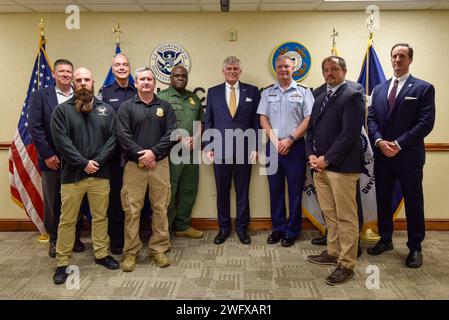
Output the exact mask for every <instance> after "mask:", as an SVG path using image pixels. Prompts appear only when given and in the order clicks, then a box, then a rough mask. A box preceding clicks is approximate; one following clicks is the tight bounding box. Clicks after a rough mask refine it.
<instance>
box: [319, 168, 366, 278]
mask: <svg viewBox="0 0 449 320" xmlns="http://www.w3.org/2000/svg"><path fill="white" fill-rule="evenodd" d="M359 177H360V174H358V173H337V172H332V171H327V170H325V171H323V172H314V174H313V181H314V183H315V189H316V192H317V195H318V202H319V204H320V207H321V210H323V213H324V216H325V218H326V225H327V229H328V234H327V251H328V253H329V254H330V255H331V256H334V257H337V258H338V263H339V264H341V265H343V266H344V267H345V268H348V269H351V270H354V267H355V264H356V262H357V246H358V242H359V219H358V217H357V202H356V187H357V180H358V179H359Z"/></svg>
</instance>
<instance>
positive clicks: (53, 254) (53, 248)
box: [48, 241, 56, 258]
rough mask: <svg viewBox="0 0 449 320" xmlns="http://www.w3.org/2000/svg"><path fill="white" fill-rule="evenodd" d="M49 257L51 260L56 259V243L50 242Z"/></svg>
mask: <svg viewBox="0 0 449 320" xmlns="http://www.w3.org/2000/svg"><path fill="white" fill-rule="evenodd" d="M48 256H49V257H50V258H55V257H56V241H50V246H49V248H48Z"/></svg>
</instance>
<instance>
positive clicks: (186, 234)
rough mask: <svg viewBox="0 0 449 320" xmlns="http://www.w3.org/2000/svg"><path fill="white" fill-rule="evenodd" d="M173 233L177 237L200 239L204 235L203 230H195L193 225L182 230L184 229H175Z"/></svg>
mask: <svg viewBox="0 0 449 320" xmlns="http://www.w3.org/2000/svg"><path fill="white" fill-rule="evenodd" d="M175 235H176V236H177V237H183V238H191V239H201V238H202V237H203V236H204V232H203V231H200V230H196V229H195V228H193V227H189V228H188V229H187V230H184V231H176V232H175Z"/></svg>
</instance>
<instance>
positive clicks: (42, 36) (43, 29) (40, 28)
mask: <svg viewBox="0 0 449 320" xmlns="http://www.w3.org/2000/svg"><path fill="white" fill-rule="evenodd" d="M39 30H40V33H41V37H40V39H39V42H40V43H41V45H43V44H45V24H44V18H42V17H41V20H40V21H39Z"/></svg>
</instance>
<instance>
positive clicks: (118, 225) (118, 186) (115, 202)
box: [108, 159, 125, 248]
mask: <svg viewBox="0 0 449 320" xmlns="http://www.w3.org/2000/svg"><path fill="white" fill-rule="evenodd" d="M115 160H116V159H113V161H111V179H110V180H109V183H110V190H111V191H110V193H109V207H108V220H109V221H108V234H109V238H110V240H111V248H123V245H124V228H125V213H124V212H123V209H122V202H121V200H120V192H121V190H122V184H123V167H122V166H121V165H120V162H119V161H118V160H117V161H115Z"/></svg>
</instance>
